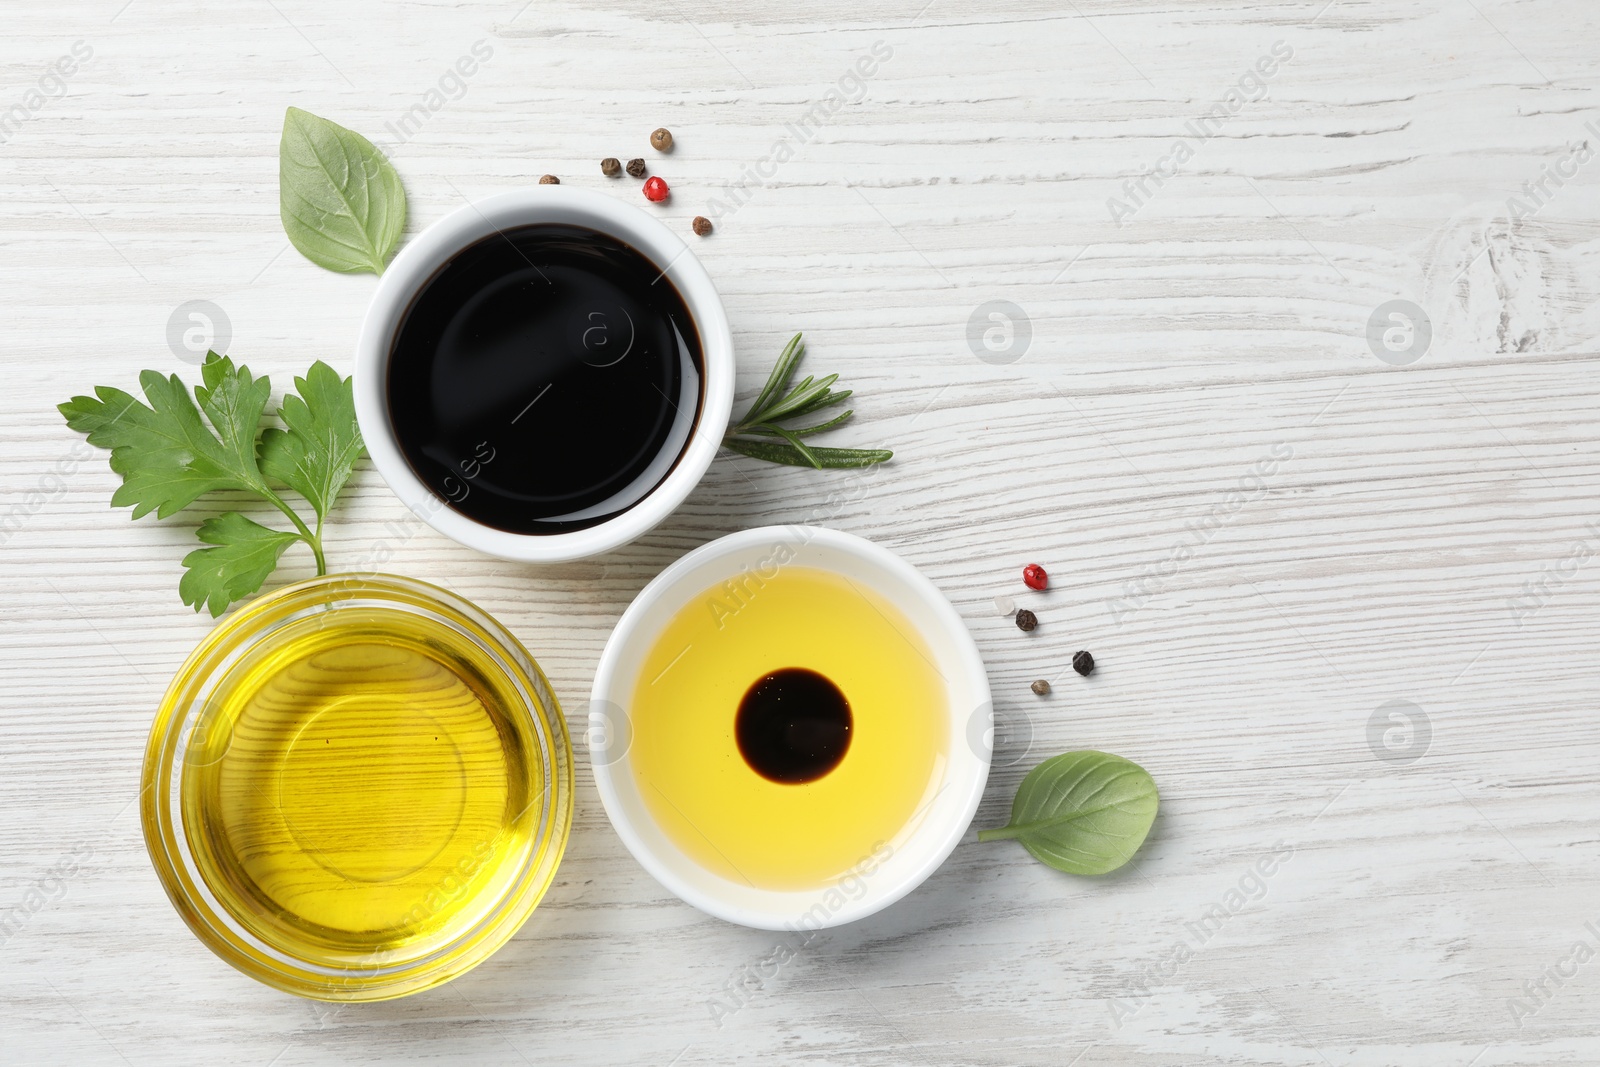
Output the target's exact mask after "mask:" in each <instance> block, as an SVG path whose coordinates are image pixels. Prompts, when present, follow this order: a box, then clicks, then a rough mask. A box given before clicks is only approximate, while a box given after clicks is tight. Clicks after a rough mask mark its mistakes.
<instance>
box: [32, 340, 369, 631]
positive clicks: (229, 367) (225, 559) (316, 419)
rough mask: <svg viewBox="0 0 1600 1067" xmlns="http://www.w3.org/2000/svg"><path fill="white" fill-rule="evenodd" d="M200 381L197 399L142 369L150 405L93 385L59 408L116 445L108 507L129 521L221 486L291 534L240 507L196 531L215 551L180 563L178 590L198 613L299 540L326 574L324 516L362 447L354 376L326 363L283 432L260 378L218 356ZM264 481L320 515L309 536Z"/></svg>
mask: <svg viewBox="0 0 1600 1067" xmlns="http://www.w3.org/2000/svg"><path fill="white" fill-rule="evenodd" d="M200 376H201V384H199V385H197V386H195V388H194V395H193V397H191V396H190V395H189V391H188V389H187V388H186V387H185V386H184V384H183V382H182V381H181V380H179V378H178V377H177V375H171V376H163V375H161V374H158V373H156V372H155V371H145V372H144V373H143V374H141V375H140V376H139V384H140V387H141V388H142V389H143V391H144V396H145V400H146V401H148V403H141V402H140V401H139V400H138V399H137V398H135V397H133V396H132V395H130V394H129V393H126V392H123V391H122V390H121V389H113V388H110V387H108V386H100V387H98V388H96V389H95V391H94V392H95V395H94V396H75V397H73V398H72V399H71V400H69V401H67V402H66V403H65V404H62V405H61V407H60V411H61V414H62V415H63V416H65V417H66V420H67V425H68V426H70V427H71V428H72V429H74V430H77V431H78V432H79V433H82V434H85V435H86V436H87V437H88V439H89V443H90V444H92V445H95V446H97V447H100V448H106V449H110V450H111V469H112V470H113V471H115V472H116V473H117V474H120V475H121V476H122V484H121V485H120V486H119V487H118V488H117V491H116V493H115V494H113V495H112V497H111V506H112V507H128V506H131V507H132V508H133V517H134V518H136V519H137V518H141V517H143V516H144V515H147V514H149V513H150V512H152V511H153V512H155V514H156V517H157V518H159V519H164V518H167V517H168V516H170V515H172V514H174V513H176V512H178V511H181V510H183V509H184V508H186V507H188V506H189V505H190V504H192V503H194V502H195V500H197V499H198V498H200V497H201V496H204V495H205V494H206V493H210V492H213V491H215V490H218V489H226V490H233V491H235V492H243V493H247V494H250V495H251V496H254V497H257V498H259V499H260V500H262V501H264V502H265V503H267V504H270V505H271V506H272V507H274V508H276V509H277V510H278V511H280V512H282V513H283V515H284V516H285V517H287V518H288V520H289V522H290V524H291V525H292V526H293V527H294V529H293V530H292V531H289V530H274V529H272V528H270V527H267V526H263V525H261V524H260V523H258V522H256V521H255V520H253V519H250V518H247V517H246V516H244V515H242V514H239V513H238V512H228V513H226V514H224V515H221V516H218V517H215V518H211V519H208V520H207V521H206V522H204V523H202V524H201V526H200V528H199V530H198V531H197V534H198V536H199V539H200V541H201V542H202V543H203V544H205V545H208V546H210V547H208V548H200V549H196V550H195V551H193V552H191V553H189V554H188V555H187V556H185V557H184V560H183V565H184V568H185V572H184V575H183V578H182V580H181V581H179V583H178V593H179V595H180V596H182V597H183V602H184V603H185V604H189V605H192V606H193V607H194V609H195V610H196V611H199V610H200V609H201V608H202V607H204V608H208V609H209V610H210V611H211V614H212V615H220V614H222V612H223V611H225V610H226V609H227V607H228V605H229V604H231V603H233V602H234V601H237V600H241V599H243V598H244V597H247V596H250V595H251V594H253V593H255V592H256V591H257V590H259V589H260V588H261V585H262V583H263V582H265V581H266V580H267V577H268V576H269V575H270V574H271V573H272V571H273V570H274V569H275V568H276V567H277V565H278V559H279V557H281V556H282V555H283V553H284V551H285V550H287V549H288V547H289V546H290V545H292V544H294V543H295V542H296V541H303V542H304V543H305V544H306V545H307V546H308V547H309V548H310V549H311V552H312V555H313V556H315V557H316V561H317V573H318V574H326V573H327V569H328V568H327V561H326V559H325V558H324V557H323V554H322V525H323V521H324V520H325V519H326V518H327V516H328V510H329V509H330V508H331V507H332V506H333V501H334V498H335V497H337V496H338V494H339V490H340V489H342V488H343V487H344V484H345V483H346V482H347V481H349V480H350V474H351V471H352V470H353V469H354V467H355V463H356V461H357V460H358V459H360V457H361V453H362V444H361V433H360V431H359V430H358V429H357V427H356V421H355V399H354V396H353V394H352V392H351V383H350V379H348V378H345V379H340V377H339V375H338V374H337V373H336V372H335V371H334V370H333V368H331V367H329V366H328V365H327V364H325V363H322V362H318V363H316V364H314V365H313V366H312V368H311V370H310V371H309V372H308V373H307V375H306V377H304V378H296V379H295V385H296V387H297V388H298V389H299V390H300V395H298V396H296V395H294V394H290V395H288V396H286V397H284V400H283V404H282V406H281V408H280V410H279V412H278V414H279V417H280V418H282V420H283V422H284V424H285V426H286V429H276V428H273V429H268V430H267V431H265V433H262V432H261V419H262V416H263V415H264V414H265V412H266V408H267V402H268V399H269V398H270V397H271V395H272V384H271V382H270V381H269V380H268V379H267V378H265V377H261V378H257V377H255V376H254V375H252V374H251V373H250V369H249V368H248V367H245V366H243V365H238V366H236V365H235V364H234V362H233V361H232V360H231V359H229V358H228V357H227V356H222V355H218V354H217V353H215V352H211V353H208V354H207V356H206V361H205V363H204V365H202V367H201V368H200ZM197 402H198V403H197ZM258 457H259V459H258ZM269 478H270V479H271V480H272V481H273V482H279V483H282V484H284V485H287V486H289V487H290V488H291V489H294V490H295V491H296V492H297V493H299V494H300V495H301V496H303V497H305V499H306V502H307V503H309V504H310V505H311V507H312V509H313V510H314V511H315V512H316V529H315V530H313V529H312V528H311V527H310V526H309V525H307V524H306V522H305V520H303V519H302V518H301V517H300V515H299V514H298V513H296V512H295V510H294V508H292V507H290V506H289V504H288V502H287V501H285V500H284V499H283V497H282V496H280V495H279V494H278V492H277V490H276V489H274V488H273V487H272V485H271V484H269V481H268V479H269Z"/></svg>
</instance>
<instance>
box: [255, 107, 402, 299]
mask: <svg viewBox="0 0 1600 1067" xmlns="http://www.w3.org/2000/svg"><path fill="white" fill-rule="evenodd" d="M278 210H279V214H280V215H281V216H282V217H283V230H284V232H285V233H286V234H288V235H289V241H290V242H291V243H292V244H293V245H294V246H295V247H296V248H298V249H299V250H300V254H301V255H303V256H305V257H306V258H307V259H309V260H310V261H311V262H313V263H315V264H316V265H317V266H319V267H326V268H327V269H328V270H336V271H340V272H341V273H345V274H352V273H357V272H360V271H371V272H372V273H373V274H382V273H383V268H384V264H386V263H387V262H388V260H389V254H390V253H391V252H393V251H394V249H395V246H396V245H397V244H399V243H400V234H401V232H402V231H403V230H404V229H405V225H406V192H405V188H404V187H403V186H402V185H401V184H400V175H399V174H397V173H396V172H395V169H394V166H393V164H391V163H390V162H389V159H388V157H387V156H385V155H384V154H383V153H382V152H380V151H378V149H377V147H376V146H374V145H373V143H372V142H371V141H369V140H367V139H366V138H365V137H363V136H361V135H360V134H359V133H355V132H353V131H351V130H347V129H345V128H344V127H343V126H340V125H339V124H338V123H334V122H329V121H328V120H327V119H324V118H319V117H318V116H316V115H313V114H311V113H310V112H309V111H301V110H300V109H299V108H297V107H291V108H290V109H289V110H288V112H286V113H285V114H284V117H283V140H282V141H281V142H280V143H279V145H278Z"/></svg>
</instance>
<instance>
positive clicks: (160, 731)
mask: <svg viewBox="0 0 1600 1067" xmlns="http://www.w3.org/2000/svg"><path fill="white" fill-rule="evenodd" d="M341 586H342V587H344V588H343V590H340V588H339V587H341ZM327 590H331V595H324V592H325V591H327ZM362 594H365V595H366V599H367V600H368V601H370V600H372V599H373V598H378V599H382V598H383V597H385V596H389V597H391V598H392V602H395V603H402V604H403V603H411V604H413V605H415V604H426V605H427V606H428V607H430V608H431V609H433V610H434V611H436V612H437V613H438V615H439V616H440V618H441V619H443V620H444V621H445V622H446V623H447V624H449V625H450V626H451V627H452V628H453V629H455V630H457V631H458V632H460V633H461V634H462V637H463V640H470V641H475V642H477V643H478V644H479V645H481V646H483V647H486V648H488V649H489V650H490V651H491V652H493V653H494V654H495V655H496V656H497V657H499V658H500V660H501V664H502V667H503V668H506V669H508V670H511V671H516V672H519V673H520V674H521V677H520V678H519V677H513V678H512V679H511V680H512V682H513V683H514V684H516V685H517V687H518V688H523V689H524V691H525V692H526V694H527V695H528V696H529V697H530V700H529V706H528V707H527V708H526V709H525V711H526V714H527V716H528V719H529V722H530V723H531V725H532V726H533V732H534V734H535V740H536V744H535V748H536V750H537V751H538V753H539V754H540V756H541V757H542V759H543V761H544V763H545V765H546V767H547V768H548V772H547V777H548V782H547V787H546V789H545V790H544V793H545V796H544V797H543V798H542V803H541V805H540V812H539V830H538V833H537V834H536V835H535V840H534V841H533V842H532V843H531V844H530V851H529V860H528V862H527V864H526V866H525V868H524V870H523V871H522V872H521V873H520V874H519V876H518V877H517V878H516V879H515V880H513V881H512V882H510V883H508V884H507V886H506V888H505V890H504V891H503V892H502V893H501V894H500V895H499V896H498V897H497V898H496V900H495V905H496V907H495V908H494V909H491V911H490V912H489V913H488V914H487V916H486V917H485V919H484V920H483V921H480V922H478V923H476V924H474V925H473V926H472V927H471V928H469V929H468V931H466V933H465V934H464V935H462V936H459V937H457V938H456V939H454V940H452V941H450V942H446V943H445V944H444V945H442V946H438V947H436V948H435V949H433V950H432V951H430V952H429V953H428V954H426V955H425V956H422V957H420V958H419V959H415V960H410V959H405V958H402V959H401V960H400V961H399V962H397V963H396V962H394V961H393V960H392V959H378V960H376V962H374V963H372V964H371V965H370V966H368V967H365V968H357V967H350V966H347V967H344V968H340V967H336V966H334V965H331V964H316V963H313V962H311V961H303V960H297V959H296V957H294V956H293V954H292V953H289V952H286V951H284V950H283V949H282V948H281V946H278V945H276V944H274V943H272V942H271V941H270V939H267V938H263V937H260V936H259V935H256V934H253V933H251V934H249V936H242V935H241V934H240V932H239V929H240V928H241V925H242V924H240V923H239V921H238V920H237V919H235V918H233V917H232V916H231V915H226V914H225V911H226V909H221V912H220V913H219V909H217V908H216V907H214V906H213V905H212V904H211V903H210V902H209V901H208V899H207V898H208V897H215V896H216V892H215V890H214V889H212V888H211V887H210V886H209V884H208V883H206V880H205V878H204V875H203V872H202V871H200V870H199V869H197V868H196V867H194V866H193V864H192V861H189V860H186V858H185V857H186V854H187V853H188V852H189V851H190V849H191V847H192V846H191V845H190V844H189V842H188V835H187V830H186V827H185V825H184V820H183V818H182V817H181V815H178V814H176V813H175V812H174V810H173V808H172V806H171V802H172V798H173V796H174V795H175V794H178V795H181V789H182V774H183V769H184V768H183V766H182V765H175V759H176V758H177V757H176V753H177V750H178V747H179V745H180V742H183V741H184V740H185V738H184V737H183V736H182V735H183V734H184V733H185V732H186V730H187V729H188V728H191V727H192V726H193V720H192V714H193V710H192V705H193V700H192V699H191V698H193V697H194V696H196V695H197V693H198V692H200V691H202V688H203V686H204V683H205V682H206V681H207V679H208V678H210V677H213V673H212V672H214V671H215V670H216V669H217V668H218V667H222V668H223V669H224V670H225V669H226V667H227V666H228V665H229V664H230V663H231V662H232V659H230V658H229V654H228V653H227V650H228V649H230V648H231V649H232V651H233V652H234V653H237V652H240V651H243V650H247V649H251V648H254V647H258V643H259V641H260V640H261V639H262V637H263V636H266V637H267V638H268V639H270V635H271V633H272V632H273V629H272V627H273V622H274V619H275V618H276V619H277V621H283V619H288V618H294V617H295V616H294V614H293V612H294V611H295V610H297V609H296V608H295V607H294V605H295V604H297V603H301V602H303V604H304V606H305V607H309V608H318V607H333V608H336V607H337V606H338V605H339V604H340V603H342V602H343V603H353V602H355V601H357V600H358V599H361V598H362V596H361V595H362ZM396 594H399V595H396ZM402 598H409V599H402ZM463 624H465V627H466V628H463ZM252 627H254V628H255V629H252ZM219 656H221V657H222V658H221V659H219V658H218V657H219ZM202 672H206V673H202ZM524 683H526V686H525V687H524ZM572 762H573V761H572V746H571V740H570V738H569V736H568V733H567V728H566V719H565V717H564V715H563V714H562V711H561V706H560V704H559V703H558V702H557V700H556V697H555V693H554V691H553V690H552V689H551V688H550V684H549V680H548V679H547V678H546V677H545V675H544V673H543V671H542V669H541V668H540V667H539V665H538V663H537V661H535V660H534V659H533V657H532V656H531V655H529V653H528V651H527V649H525V648H524V647H523V646H522V644H521V643H520V642H519V641H518V640H517V639H516V637H515V635H513V634H511V632H510V631H509V630H506V629H505V627H504V626H502V625H501V624H500V623H499V622H498V621H497V620H496V619H494V617H493V616H491V615H489V613H488V612H486V611H484V610H483V609H482V608H479V607H478V606H477V605H475V604H473V603H472V602H471V601H468V600H466V599H465V598H463V597H460V596H458V595H457V594H455V593H452V592H450V591H449V590H447V589H442V588H440V587H438V586H435V585H432V584H430V583H428V582H422V581H418V580H417V579H414V578H407V577H403V576H400V575H392V574H379V573H337V574H327V575H318V576H316V577H312V578H307V579H304V580H302V581H299V582H295V583H292V584H290V585H287V586H284V587H283V588H281V589H278V590H276V591H274V592H272V593H270V594H266V595H264V596H261V597H258V598H256V599H255V600H253V601H251V602H250V603H249V604H248V605H247V606H246V607H245V608H243V609H242V610H240V611H239V612H237V613H236V614H234V615H232V616H230V617H228V618H227V619H225V620H223V621H222V622H221V623H220V624H219V625H217V626H216V627H215V628H213V629H212V630H211V632H210V633H209V634H207V635H206V637H205V639H204V640H202V641H201V642H200V644H199V645H197V646H196V647H195V649H194V650H193V651H192V652H191V653H190V654H189V656H188V657H187V658H186V659H185V660H184V663H183V665H182V666H181V667H180V668H179V669H178V671H177V673H176V674H174V675H173V679H172V682H171V683H170V684H169V685H168V687H167V690H166V692H165V693H164V694H163V696H162V699H161V704H160V706H159V708H158V710H157V713H156V716H155V720H154V722H153V723H152V724H151V728H150V735H149V739H148V741H147V743H146V747H145V756H144V762H143V765H142V768H141V774H140V792H139V814H140V823H141V828H142V831H143V836H144V841H145V848H146V851H147V853H148V855H149V857H150V862H151V865H152V866H153V867H154V868H155V871H156V875H157V878H158V879H159V880H160V882H161V885H162V888H163V890H165V892H166V894H167V897H168V899H169V900H170V901H171V902H172V905H173V907H174V908H175V909H176V910H177V912H178V914H179V916H180V917H181V918H182V919H183V921H184V923H185V925H187V926H188V927H189V929H190V931H191V932H193V933H194V935H195V936H196V937H197V938H198V939H199V940H200V942H201V943H202V944H204V945H205V946H206V947H207V948H209V949H210V950H211V951H212V952H213V953H214V954H216V955H217V956H218V957H220V958H221V959H222V960H223V961H224V962H226V963H228V964H230V965H231V966H233V967H234V968H236V969H237V970H239V971H241V972H243V973H244V974H246V975H249V976H250V977H251V978H254V979H256V980H258V981H260V982H263V983H265V984H266V985H269V986H272V987H274V988H276V989H279V990H282V991H284V992H286V993H292V994H295V995H297V996H302V997H307V998H310V999H314V1000H326V1001H340V1002H354V1001H376V1000H388V999H392V998H394V997H401V996H407V995H410V994H412V993H417V992H420V991H422V990H424V989H429V988H432V987H433V986H436V985H439V984H441V983H443V982H446V981H449V980H450V979H452V978H456V977H458V976H459V975H461V974H464V973H466V972H467V971H469V970H471V969H472V968H473V967H476V966H477V965H478V964H480V963H482V962H483V961H484V960H486V959H488V958H489V957H490V956H491V955H493V954H494V953H495V952H496V951H498V950H499V949H500V948H501V947H502V946H503V945H504V944H505V943H506V942H507V941H509V940H510V939H511V937H512V936H513V935H514V934H515V933H516V932H517V930H518V929H519V928H520V927H521V926H522V924H523V923H524V922H526V921H527V919H528V917H529V916H530V915H532V913H533V911H534V909H535V907H537V905H538V904H539V902H540V900H542V899H543V897H544V894H545V893H546V892H547V891H548V889H549V888H550V886H551V885H552V884H553V882H554V880H555V874H556V870H557V868H558V867H559V866H560V863H561V859H562V857H563V855H564V854H565V851H566V847H567V843H568V841H569V839H570V836H571V827H572V809H573V794H574V782H573V767H572ZM202 886H203V887H204V890H203V891H201V887H202ZM296 963H299V964H302V966H295V964H296ZM391 964H392V965H391ZM369 976H371V977H369Z"/></svg>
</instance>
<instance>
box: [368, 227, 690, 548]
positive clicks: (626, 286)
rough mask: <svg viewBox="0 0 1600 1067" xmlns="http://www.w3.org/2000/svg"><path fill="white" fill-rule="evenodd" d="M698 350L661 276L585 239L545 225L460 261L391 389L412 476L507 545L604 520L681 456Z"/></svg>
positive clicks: (416, 320)
mask: <svg viewBox="0 0 1600 1067" xmlns="http://www.w3.org/2000/svg"><path fill="white" fill-rule="evenodd" d="M702 375H703V362H702V356H701V349H700V337H699V334H698V332H697V331H696V329H695V326H694V322H693V320H692V319H691V318H690V316H689V311H688V308H687V307H686V306H685V305H684V302H683V298H682V296H680V295H679V293H678V291H677V290H676V289H675V288H674V287H673V285H672V282H671V280H670V279H668V278H666V277H665V276H664V275H663V274H662V272H661V269H660V268H659V267H657V266H656V265H655V264H654V263H652V262H651V261H650V260H649V259H648V258H647V257H646V256H645V255H643V254H642V253H641V252H639V251H638V250H636V249H634V248H632V247H631V246H629V245H627V244H624V243H623V242H622V241H619V240H617V239H616V238H613V237H610V236H608V235H606V234H602V233H600V232H599V231H596V230H591V229H588V228H586V227H581V226H568V225H553V224H551V225H535V226H525V227H519V228H517V229H512V230H508V231H505V232H504V233H501V234H497V235H495V236H493V237H487V238H485V239H483V240H482V241H479V242H478V243H477V244H474V245H471V246H469V247H468V248H466V249H463V250H462V251H461V252H460V253H459V254H457V255H456V256H455V258H454V259H452V260H451V261H450V262H449V263H448V264H446V265H445V266H444V267H443V268H441V269H440V270H439V272H438V273H437V274H435V275H434V277H433V278H432V280H430V281H429V282H428V284H427V285H426V286H425V287H424V288H423V290H422V291H421V293H419V294H418V296H417V297H416V299H415V300H414V301H413V303H412V306H411V308H410V309H409V311H408V312H407V314H406V317H405V320H404V321H403V322H402V323H401V325H400V329H399V330H398V331H397V335H396V339H395V344H394V349H393V352H392V355H391V358H390V361H389V376H388V382H387V383H386V388H387V398H388V404H389V418H390V421H391V424H392V425H393V427H394V431H395V436H396V438H397V439H398V441H399V444H400V449H401V451H402V452H403V453H404V454H405V457H406V460H407V462H409V463H410V465H411V468H412V470H413V471H415V472H416V474H417V476H418V477H419V478H421V479H422V481H423V482H424V483H425V484H427V485H428V486H429V488H431V489H432V490H433V491H434V492H435V493H436V494H437V495H439V496H440V497H442V498H443V499H444V500H446V501H448V502H449V503H450V506H451V507H453V508H454V509H455V510H457V511H459V512H461V513H463V514H465V515H466V516H468V517H469V518H471V519H474V520H476V521H478V522H481V523H484V524H485V525H488V526H493V527H496V528H498V529H501V530H507V531H510V532H512V533H524V534H525V533H558V532H562V531H566V530H574V529H582V528H584V527H587V526H593V525H596V524H598V523H601V522H604V521H605V520H606V519H608V518H611V517H612V516H614V515H617V514H619V513H621V512H623V511H626V510H627V509H628V508H630V507H632V506H633V505H634V504H636V503H638V501H639V500H641V499H643V498H644V497H645V496H646V495H647V494H648V493H649V492H650V490H651V489H653V488H655V486H656V485H658V484H660V482H661V480H662V479H663V478H665V477H666V475H667V473H668V472H669V471H670V470H671V468H672V466H673V464H674V463H675V462H676V461H677V458H678V455H679V454H680V453H681V452H682V450H683V448H684V446H685V445H686V444H687V441H688V438H689V435H690V432H691V431H692V429H693V425H694V422H695V419H696V416H697V414H698V411H699V407H700V402H701V396H702V392H703V389H702Z"/></svg>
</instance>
